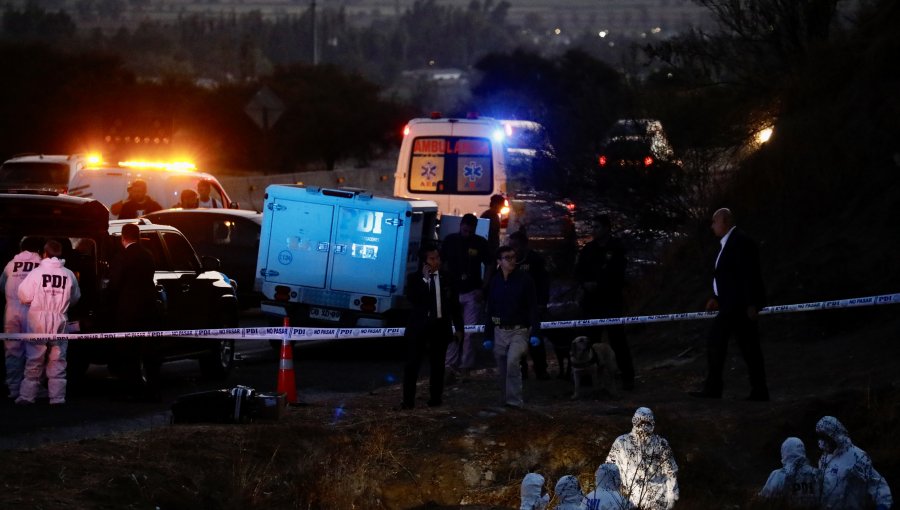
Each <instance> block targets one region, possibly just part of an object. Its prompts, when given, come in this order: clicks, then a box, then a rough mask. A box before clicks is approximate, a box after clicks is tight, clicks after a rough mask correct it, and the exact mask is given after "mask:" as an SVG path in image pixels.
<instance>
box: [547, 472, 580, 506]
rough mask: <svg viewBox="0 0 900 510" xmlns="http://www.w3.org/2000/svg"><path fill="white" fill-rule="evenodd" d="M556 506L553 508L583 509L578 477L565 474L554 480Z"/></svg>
mask: <svg viewBox="0 0 900 510" xmlns="http://www.w3.org/2000/svg"><path fill="white" fill-rule="evenodd" d="M555 492H556V500H557V503H556V507H555V508H554V510H583V509H584V493H583V492H581V484H580V483H578V478H575V477H574V476H572V475H565V476H563V477H562V478H560V479H559V481H558V482H556V490H555Z"/></svg>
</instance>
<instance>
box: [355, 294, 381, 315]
mask: <svg viewBox="0 0 900 510" xmlns="http://www.w3.org/2000/svg"><path fill="white" fill-rule="evenodd" d="M376 304H378V299H377V298H374V297H372V296H363V297H362V298H361V299H360V300H359V309H360V310H362V311H363V312H374V311H375V305H376Z"/></svg>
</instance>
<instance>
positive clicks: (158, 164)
mask: <svg viewBox="0 0 900 510" xmlns="http://www.w3.org/2000/svg"><path fill="white" fill-rule="evenodd" d="M119 166H121V167H126V168H137V169H141V170H166V171H169V172H179V171H181V172H194V171H196V170H197V165H195V164H193V163H191V162H190V161H120V162H119Z"/></svg>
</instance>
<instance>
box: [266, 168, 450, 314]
mask: <svg viewBox="0 0 900 510" xmlns="http://www.w3.org/2000/svg"><path fill="white" fill-rule="evenodd" d="M437 211H438V206H437V204H436V203H435V202H433V201H427V200H409V199H402V198H394V197H378V196H373V195H372V194H371V193H369V192H367V191H365V190H360V189H352V188H340V189H330V188H319V187H312V186H309V187H307V186H297V185H270V186H268V187H267V188H266V193H265V201H264V205H263V222H262V230H261V232H260V242H259V252H258V255H257V263H256V278H257V280H256V285H257V288H259V289H261V291H262V295H263V296H262V302H261V303H260V309H261V310H262V311H263V313H265V314H266V315H268V316H269V317H270V318H277V321H272V322H274V323H277V324H281V323H282V320H281V318H283V317H289V318H290V321H291V325H294V326H297V325H316V324H319V325H330V326H333V327H338V326H343V327H383V326H399V325H403V324H405V318H406V314H407V313H408V309H409V305H408V303H407V302H406V300H405V297H404V286H405V284H406V275H407V274H408V273H410V272H413V271H416V270H417V266H418V250H419V247H420V246H421V244H422V243H423V242H426V241H434V240H436V231H435V225H436V222H437Z"/></svg>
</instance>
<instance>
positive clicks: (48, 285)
mask: <svg viewBox="0 0 900 510" xmlns="http://www.w3.org/2000/svg"><path fill="white" fill-rule="evenodd" d="M63 264H64V261H62V260H60V259H58V258H56V257H51V258H45V259H43V260H41V264H40V265H39V266H38V267H36V268H35V269H34V270H32V271H31V273H29V274H28V276H26V277H25V280H24V281H23V282H22V284H21V285H19V300H20V301H22V303H24V304H30V305H31V307H30V308H29V309H28V332H29V333H64V332H65V328H66V321H67V320H68V319H67V317H66V311H67V310H68V309H69V305H71V304H75V303H77V302H78V299H79V298H80V297H81V290H80V289H79V288H78V280H76V279H75V274H74V273H72V271H70V270H68V269H67V268H66V267H65V266H64V265H63ZM67 347H68V341H67V340H54V341H52V342H45V341H28V342H27V343H26V344H25V379H24V380H23V381H22V386H21V388H20V391H19V398H18V399H16V403H27V404H31V403H34V399H35V398H36V397H37V393H38V389H39V388H40V383H41V373H42V372H44V369H45V366H44V365H45V363H44V358H45V356H46V358H47V359H46V371H47V390H48V393H49V394H50V403H51V404H62V403H65V401H66V349H67ZM48 350H49V353H48V352H47V351H48Z"/></svg>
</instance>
